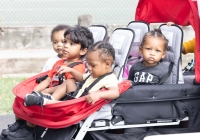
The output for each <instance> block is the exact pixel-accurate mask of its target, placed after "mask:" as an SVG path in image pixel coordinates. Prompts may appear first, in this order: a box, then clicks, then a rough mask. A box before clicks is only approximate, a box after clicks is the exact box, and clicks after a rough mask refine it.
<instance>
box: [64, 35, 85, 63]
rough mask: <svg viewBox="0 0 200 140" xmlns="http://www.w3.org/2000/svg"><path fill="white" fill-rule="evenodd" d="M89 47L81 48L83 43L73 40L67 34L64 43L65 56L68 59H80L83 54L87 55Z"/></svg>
mask: <svg viewBox="0 0 200 140" xmlns="http://www.w3.org/2000/svg"><path fill="white" fill-rule="evenodd" d="M86 52H87V48H85V49H81V44H77V43H74V42H72V41H71V40H70V39H69V36H66V38H65V41H64V45H63V57H66V58H68V59H74V60H79V59H80V57H81V56H83V55H85V54H86Z"/></svg>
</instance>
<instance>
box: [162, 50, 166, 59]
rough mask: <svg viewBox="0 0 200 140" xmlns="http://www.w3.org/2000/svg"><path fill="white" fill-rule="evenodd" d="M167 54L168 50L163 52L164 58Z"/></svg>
mask: <svg viewBox="0 0 200 140" xmlns="http://www.w3.org/2000/svg"><path fill="white" fill-rule="evenodd" d="M165 56H166V51H164V52H163V55H162V59H163V58H165Z"/></svg>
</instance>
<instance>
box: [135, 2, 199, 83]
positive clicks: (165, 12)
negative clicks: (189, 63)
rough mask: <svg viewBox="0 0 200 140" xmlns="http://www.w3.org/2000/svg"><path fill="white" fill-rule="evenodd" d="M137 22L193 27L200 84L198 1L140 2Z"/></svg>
mask: <svg viewBox="0 0 200 140" xmlns="http://www.w3.org/2000/svg"><path fill="white" fill-rule="evenodd" d="M135 20H144V21H146V22H148V23H159V22H169V21H172V22H174V23H176V24H179V25H182V26H186V25H191V26H192V27H193V29H194V31H195V38H196V51H195V79H196V81H197V82H198V83H200V41H199V38H200V18H199V14H198V8H197V1H194V0H167V1H166V0H165V1H164V0H140V1H139V3H138V6H137V9H136V14H135Z"/></svg>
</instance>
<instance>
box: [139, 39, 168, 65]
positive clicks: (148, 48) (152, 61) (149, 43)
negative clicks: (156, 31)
mask: <svg viewBox="0 0 200 140" xmlns="http://www.w3.org/2000/svg"><path fill="white" fill-rule="evenodd" d="M139 51H140V53H141V54H142V55H143V64H144V66H155V65H157V64H158V62H159V61H160V60H161V59H162V58H164V57H165V55H166V52H165V42H164V40H163V39H160V38H157V37H153V36H149V37H147V38H146V41H145V43H144V46H141V47H140V49H139Z"/></svg>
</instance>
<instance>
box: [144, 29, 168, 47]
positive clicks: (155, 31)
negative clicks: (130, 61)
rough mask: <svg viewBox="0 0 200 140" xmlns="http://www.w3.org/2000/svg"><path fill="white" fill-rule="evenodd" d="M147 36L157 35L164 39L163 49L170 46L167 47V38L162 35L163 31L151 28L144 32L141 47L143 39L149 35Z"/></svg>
mask: <svg viewBox="0 0 200 140" xmlns="http://www.w3.org/2000/svg"><path fill="white" fill-rule="evenodd" d="M149 36H154V37H157V38H160V39H163V40H164V42H165V43H164V46H165V51H166V50H169V49H170V48H169V47H168V40H167V38H166V37H165V36H164V35H163V33H162V32H161V30H160V29H154V30H151V31H149V32H147V33H145V34H144V37H143V39H142V42H141V45H140V46H141V47H143V45H144V43H145V41H146V38H147V37H149Z"/></svg>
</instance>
